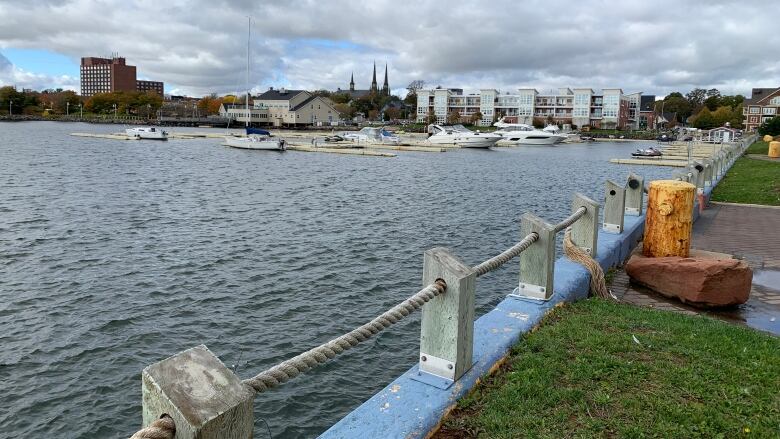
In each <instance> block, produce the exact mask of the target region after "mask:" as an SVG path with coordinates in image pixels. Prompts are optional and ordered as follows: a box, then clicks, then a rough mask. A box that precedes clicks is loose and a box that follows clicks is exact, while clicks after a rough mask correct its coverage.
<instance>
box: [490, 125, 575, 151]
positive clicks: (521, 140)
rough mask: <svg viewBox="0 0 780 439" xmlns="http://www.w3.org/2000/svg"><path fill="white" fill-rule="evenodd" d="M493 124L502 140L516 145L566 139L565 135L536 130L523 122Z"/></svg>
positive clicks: (549, 143) (541, 143)
mask: <svg viewBox="0 0 780 439" xmlns="http://www.w3.org/2000/svg"><path fill="white" fill-rule="evenodd" d="M493 125H495V126H497V127H499V129H498V130H497V131H496V134H498V135H500V136H501V137H502V138H503V139H504V140H506V141H508V142H512V143H515V144H517V145H555V144H556V143H561V142H563V141H564V140H566V136H565V135H560V134H555V133H552V132H550V131H544V130H537V129H536V128H534V127H532V126H531V125H526V124H523V123H516V124H509V123H504V122H496V123H494V124H493Z"/></svg>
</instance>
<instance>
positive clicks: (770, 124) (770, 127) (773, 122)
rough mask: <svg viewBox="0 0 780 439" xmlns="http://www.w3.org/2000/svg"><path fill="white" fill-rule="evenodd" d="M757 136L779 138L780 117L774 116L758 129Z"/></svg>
mask: <svg viewBox="0 0 780 439" xmlns="http://www.w3.org/2000/svg"><path fill="white" fill-rule="evenodd" d="M758 134H761V135H762V136H766V135H767V134H769V135H770V136H780V116H775V117H773V118H771V119H769V120H768V121H766V122H764V123H762V124H761V126H759V127H758Z"/></svg>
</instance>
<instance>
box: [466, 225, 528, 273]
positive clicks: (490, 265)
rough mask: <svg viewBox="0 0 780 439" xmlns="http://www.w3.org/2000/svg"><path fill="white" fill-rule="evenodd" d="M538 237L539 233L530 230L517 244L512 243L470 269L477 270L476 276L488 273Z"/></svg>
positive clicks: (517, 253) (520, 251) (523, 249)
mask: <svg viewBox="0 0 780 439" xmlns="http://www.w3.org/2000/svg"><path fill="white" fill-rule="evenodd" d="M538 239H539V235H537V234H536V233H535V232H531V233H529V234H528V235H526V237H525V238H523V239H522V240H521V241H520V242H518V243H517V244H515V245H513V246H512V247H510V248H508V249H507V250H504V251H503V252H502V253H501V254H499V255H498V256H494V257H492V258H490V259H488V260H487V261H485V262H483V263H481V264H479V265H476V266H474V267H473V268H472V270H474V271H476V272H477V277H480V276H482V275H483V274H487V273H490V272H491V271H493V270H496V269H498V268H499V267H501V266H502V265H504V264H506V263H507V262H509V261H510V260H512V258H514V257H516V256H517V255H519V254H520V253H522V252H523V251H525V249H527V248H528V247H530V246H531V244H533V243H534V242H536V241H537V240H538Z"/></svg>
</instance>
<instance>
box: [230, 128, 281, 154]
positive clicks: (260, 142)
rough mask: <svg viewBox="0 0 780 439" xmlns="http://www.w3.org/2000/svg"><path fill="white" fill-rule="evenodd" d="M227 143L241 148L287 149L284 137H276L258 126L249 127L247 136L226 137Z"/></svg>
mask: <svg viewBox="0 0 780 439" xmlns="http://www.w3.org/2000/svg"><path fill="white" fill-rule="evenodd" d="M225 145H226V146H230V147H232V148H239V149H256V150H263V151H284V150H285V144H284V139H280V138H279V137H274V136H272V135H271V133H270V132H268V131H266V130H261V129H258V128H247V129H246V137H225Z"/></svg>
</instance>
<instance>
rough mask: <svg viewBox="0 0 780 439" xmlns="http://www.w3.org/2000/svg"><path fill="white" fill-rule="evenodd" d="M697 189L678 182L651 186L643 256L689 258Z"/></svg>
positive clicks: (662, 182) (659, 183) (656, 182)
mask: <svg viewBox="0 0 780 439" xmlns="http://www.w3.org/2000/svg"><path fill="white" fill-rule="evenodd" d="M695 192H696V187H695V186H693V185H692V184H690V183H686V182H683V181H674V180H657V181H653V182H650V190H649V191H648V194H647V217H646V218H645V239H644V243H643V244H642V253H643V254H644V255H645V256H647V257H653V258H656V257H666V256H681V257H688V252H689V251H690V248H691V228H692V226H693V199H694V194H695Z"/></svg>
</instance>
